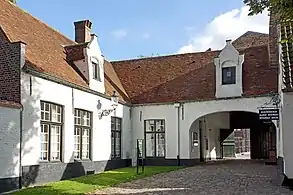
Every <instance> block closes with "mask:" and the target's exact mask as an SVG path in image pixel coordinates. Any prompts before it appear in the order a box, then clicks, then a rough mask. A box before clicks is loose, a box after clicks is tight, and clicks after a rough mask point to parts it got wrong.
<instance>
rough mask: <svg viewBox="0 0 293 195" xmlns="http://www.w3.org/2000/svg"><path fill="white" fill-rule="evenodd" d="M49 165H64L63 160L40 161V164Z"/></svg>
mask: <svg viewBox="0 0 293 195" xmlns="http://www.w3.org/2000/svg"><path fill="white" fill-rule="evenodd" d="M48 163H63V162H62V161H61V160H51V161H49V160H39V164H48Z"/></svg>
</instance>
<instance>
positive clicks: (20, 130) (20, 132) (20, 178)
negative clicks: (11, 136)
mask: <svg viewBox="0 0 293 195" xmlns="http://www.w3.org/2000/svg"><path fill="white" fill-rule="evenodd" d="M22 116H23V106H21V108H20V119H19V126H20V127H19V176H18V178H19V179H18V187H19V189H21V188H22V125H23V121H22Z"/></svg>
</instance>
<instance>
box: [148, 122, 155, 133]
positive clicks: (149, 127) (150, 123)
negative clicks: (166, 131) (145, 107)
mask: <svg viewBox="0 0 293 195" xmlns="http://www.w3.org/2000/svg"><path fill="white" fill-rule="evenodd" d="M146 131H148V132H149V131H155V121H154V120H148V121H146Z"/></svg>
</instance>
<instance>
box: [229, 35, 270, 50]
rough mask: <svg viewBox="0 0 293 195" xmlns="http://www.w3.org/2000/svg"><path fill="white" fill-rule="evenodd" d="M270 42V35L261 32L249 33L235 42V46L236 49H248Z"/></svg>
mask: <svg viewBox="0 0 293 195" xmlns="http://www.w3.org/2000/svg"><path fill="white" fill-rule="evenodd" d="M268 41H269V35H268V34H264V33H259V32H253V31H247V32H246V33H244V34H243V35H241V36H240V37H238V38H237V39H236V40H234V41H233V43H232V44H233V45H234V47H236V48H239V49H240V48H247V47H252V46H259V45H267V44H268Z"/></svg>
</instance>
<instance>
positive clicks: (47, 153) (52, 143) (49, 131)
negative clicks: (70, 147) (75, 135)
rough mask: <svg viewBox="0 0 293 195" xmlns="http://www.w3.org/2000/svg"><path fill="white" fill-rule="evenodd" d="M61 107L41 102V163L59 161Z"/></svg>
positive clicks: (61, 122) (61, 121)
mask: <svg viewBox="0 0 293 195" xmlns="http://www.w3.org/2000/svg"><path fill="white" fill-rule="evenodd" d="M62 113H63V107H62V106H60V105H56V104H52V103H48V102H41V156H40V160H42V161H60V160H61V134H62V125H63V118H62Z"/></svg>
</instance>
